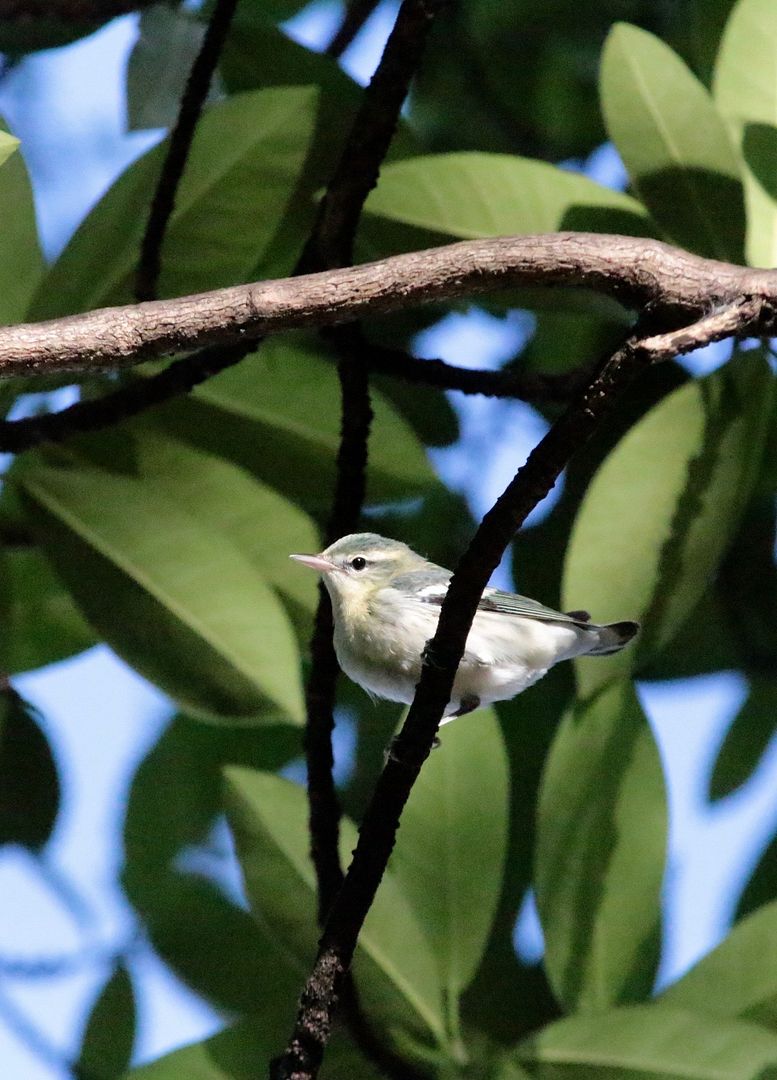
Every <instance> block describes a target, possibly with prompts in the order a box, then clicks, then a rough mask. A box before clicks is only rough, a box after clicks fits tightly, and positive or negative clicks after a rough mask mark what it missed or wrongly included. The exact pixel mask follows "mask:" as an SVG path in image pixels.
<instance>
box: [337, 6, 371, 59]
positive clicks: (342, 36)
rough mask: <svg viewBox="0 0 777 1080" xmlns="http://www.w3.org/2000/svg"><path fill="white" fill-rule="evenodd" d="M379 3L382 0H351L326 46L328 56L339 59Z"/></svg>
mask: <svg viewBox="0 0 777 1080" xmlns="http://www.w3.org/2000/svg"><path fill="white" fill-rule="evenodd" d="M379 3H380V0H350V3H349V4H348V6H347V7H346V9H345V15H344V16H343V21H342V22H341V23H340V25H339V26H338V28H337V30H336V31H335V33H334V35H333V36H332V40H331V41H330V42H329V44H328V45H327V47H326V54H327V56H333V57H335V59H338V60H339V58H340V57H341V56H342V55H343V53H344V52H345V50H346V49H347V48H348V46H349V45H350V44H351V42H352V41H353V39H354V38H355V37H356V35H357V34H358V33H359V31H360V30H361V28H362V27H363V26H364V24H365V23H366V22H367V20H368V19H369V17H370V15H372V13H373V11H374V10H375V8H376V7H377V6H378V4H379Z"/></svg>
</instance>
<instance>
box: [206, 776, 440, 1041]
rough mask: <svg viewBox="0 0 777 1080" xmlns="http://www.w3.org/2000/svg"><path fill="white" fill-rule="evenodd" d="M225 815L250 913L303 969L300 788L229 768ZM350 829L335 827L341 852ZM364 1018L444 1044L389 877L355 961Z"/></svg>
mask: <svg viewBox="0 0 777 1080" xmlns="http://www.w3.org/2000/svg"><path fill="white" fill-rule="evenodd" d="M226 777H227V810H228V815H229V820H230V824H231V825H232V829H233V832H234V835H235V842H236V845H237V851H238V857H239V859H240V862H241V865H242V868H243V874H244V877H245V882H246V889H247V892H248V896H249V899H250V901H251V906H252V909H253V910H254V912H255V914H256V916H257V918H258V919H259V920H260V921H261V922H262V923H263V924H264V925H267V926H269V928H270V929H271V931H272V933H273V934H274V936H275V938H276V939H277V940H278V941H279V942H282V943H283V945H284V946H285V948H286V949H287V950H288V951H289V952H290V953H291V954H292V955H293V956H294V957H297V958H299V960H300V962H301V963H302V964H303V965H304V966H305V967H307V966H308V965H309V964H310V963H311V962H312V958H313V957H314V956H315V951H316V943H317V940H318V928H317V926H316V899H315V897H316V883H315V874H314V871H313V865H312V863H311V860H310V854H309V848H310V839H309V835H308V810H307V801H306V799H305V793H304V791H303V790H302V788H300V787H298V786H296V785H295V784H291V783H289V781H287V780H281V779H280V778H279V777H277V776H271V775H269V774H267V773H261V772H250V771H248V770H245V769H236V768H230V769H227V770H226ZM355 846H356V830H355V828H354V826H353V825H352V824H351V823H350V822H349V821H348V820H347V819H345V820H344V821H343V822H342V824H341V853H342V856H343V857H344V858H345V860H346V861H347V856H348V853H349V852H351V851H352V850H353V848H354V847H355ZM354 971H355V975H356V982H357V985H358V987H359V996H360V999H361V1001H362V1003H363V1005H364V1007H365V1009H366V1010H367V1012H368V1014H369V1015H370V1016H372V1017H373V1018H374V1019H376V1020H378V1021H380V1022H381V1024H383V1025H385V1026H386V1027H388V1028H391V1029H392V1030H393V1029H395V1028H396V1027H400V1028H402V1029H404V1030H408V1029H410V1030H411V1031H412V1032H414V1034H415V1035H418V1034H420V1035H422V1036H426V1038H428V1037H429V1036H430V1034H431V1036H432V1037H433V1038H434V1039H435V1041H437V1042H439V1043H444V1041H445V1031H444V1023H443V1018H442V993H441V986H440V982H439V975H438V970H437V964H436V963H435V959H434V956H433V954H432V951H431V948H430V946H429V944H428V943H427V941H426V938H425V936H424V933H423V931H422V929H421V927H420V925H419V923H418V922H417V920H416V917H415V914H414V912H413V910H412V908H411V907H410V904H409V902H408V899H407V897H406V896H405V895H404V894H403V892H402V890H401V887H400V884H399V882H398V881H397V879H396V877H395V876H394V874H393V872H392V871H390V870H389V871H388V872H387V873H386V874H385V875H384V877H383V880H382V882H381V885H380V889H379V890H378V893H377V896H376V898H375V901H374V903H373V905H372V907H371V909H370V912H369V915H368V916H367V919H366V921H365V923H364V928H363V930H362V932H361V934H360V937H359V945H358V948H357V954H356V957H355V960H354Z"/></svg>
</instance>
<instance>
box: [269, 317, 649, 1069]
mask: <svg viewBox="0 0 777 1080" xmlns="http://www.w3.org/2000/svg"><path fill="white" fill-rule="evenodd" d="M651 360H652V353H650V352H649V350H646V349H644V348H643V347H642V344H641V342H640V341H638V340H637V339H636V338H632V339H631V340H630V341H628V342H627V343H626V344H625V345H624V346H623V347H622V348H621V349H619V350H618V351H617V352H616V353H615V354H614V355H613V356H612V357H611V358H610V359H609V360H608V361H607V362H606V363H605V364H604V365H603V366H602V368H601V370H600V371H599V373H598V374H597V375H596V376H595V377H594V379H593V380H592V381H591V383H590V384H589V385H588V387H587V388H586V390H585V391H584V392H583V394H582V395H581V396H580V398H579V399H578V400H577V401H576V402H575V403H574V404H573V405H572V406H570V408H569V409H568V410H567V411H566V412H565V413H564V414H563V416H562V417H561V418H560V419H559V420H558V421H557V422H556V423H555V424H554V425H553V427H552V428H551V429H550V431H549V432H548V434H547V435H546V436H545V437H544V438H543V439H542V440H541V442H540V443H539V444H538V445H537V446H536V447H535V449H534V450H533V451H532V453H531V454H530V456H529V458H528V460H527V462H526V464H525V465H524V466H523V467H522V468H521V469H519V470H518V472H517V473H516V475H515V477H514V478H513V480H512V481H511V483H510V484H509V486H508V487H507V489H506V490H505V492H504V493H503V494H502V496H501V497H500V498H499V499H498V500H497V502H496V504H495V505H494V506H493V507H492V509H491V510H490V511H489V512H488V514H486V516H485V518H484V519H483V521H482V522H481V524H480V526H479V528H478V530H477V532H476V533H475V536H474V537H473V540H472V542H471V544H470V546H469V548H468V549H467V551H466V552H465V554H464V556H463V557H462V559H461V561H460V562H459V565H458V567H457V569H456V572H455V573H454V575H453V578H452V579H451V584H450V587H449V589H448V593H447V595H446V597H445V600H444V602H443V605H442V608H441V611H440V618H439V622H438V625H437V629H436V631H435V634H434V637H433V638H432V640H431V641H430V642H429V643H428V644H427V647H426V650H425V653H424V663H423V668H422V672H421V678H420V681H419V683H418V686H417V688H416V694H415V699H414V701H413V704H412V705H411V707H410V712H409V714H408V716H407V719H406V721H405V724H404V725H403V728H402V731H401V732H400V734H399V736H398V737H397V739H396V740H395V741H394V743H393V744H392V752H391V756H390V757H389V760H388V761H387V763H386V766H385V768H384V770H383V772H382V774H381V776H380V778H379V780H378V784H377V786H376V789H375V793H374V795H373V798H372V800H371V802H370V805H369V807H368V809H367V812H366V814H365V817H364V821H363V823H362V827H361V831H360V834H359V842H358V845H357V848H356V851H355V852H354V857H353V862H352V863H351V866H350V867H349V869H348V873H347V874H346V877H345V881H344V883H343V887H342V888H341V890H340V892H339V893H338V896H337V898H336V900H335V902H334V904H333V906H332V909H331V911H330V914H329V919H328V920H327V924H326V927H325V929H324V933H323V935H322V938H321V943H320V947H319V952H318V956H317V959H316V962H315V965H314V967H313V970H312V972H311V975H310V978H309V979H308V982H307V984H306V986H305V988H304V990H303V992H302V996H301V998H300V1006H299V1012H298V1015H297V1023H296V1026H295V1029H294V1032H293V1034H292V1037H291V1040H290V1042H289V1044H288V1046H287V1049H286V1051H285V1053H284V1055H283V1056H282V1057H281V1058H279V1059H277V1061H276V1062H275V1063H274V1071H273V1073H272V1075H273V1078H274V1080H314V1078H315V1077H316V1076H317V1075H318V1070H319V1067H320V1065H321V1061H322V1058H323V1054H324V1050H325V1047H326V1044H327V1041H328V1038H329V1034H330V1031H331V1023H332V1015H333V1011H334V1008H335V1006H336V1002H337V998H338V995H339V993H340V992H341V988H342V986H343V985H344V983H345V980H346V977H347V972H348V970H349V968H350V964H351V960H352V958H353V953H354V949H355V947H356V942H357V940H358V936H359V932H360V930H361V927H362V925H363V923H364V919H365V918H366V916H367V912H368V911H369V908H370V906H371V904H372V901H373V899H374V897H375V893H376V891H377V888H378V886H379V884H380V881H381V878H382V876H383V874H384V872H385V869H386V865H387V863H388V859H389V856H390V854H391V851H392V849H393V846H394V842H395V838H396V832H397V829H398V827H399V819H400V815H401V813H402V810H403V809H404V806H405V803H406V801H407V799H408V796H409V794H410V791H411V789H412V786H413V784H414V782H415V780H416V777H417V776H418V773H419V771H420V769H421V766H422V765H423V762H424V761H425V759H426V757H427V756H428V754H429V752H430V750H431V747H432V742H433V740H434V737H435V735H436V732H437V728H438V726H439V723H440V718H441V717H442V714H443V711H444V709H445V707H446V705H447V703H448V701H449V699H450V695H451V690H452V687H453V680H454V678H455V674H456V670H457V668H458V665H459V662H460V660H461V657H462V655H463V653H464V646H465V643H466V639H467V635H468V633H469V629H470V627H471V625H472V620H473V618H474V616H475V611H476V610H477V605H478V602H479V600H480V597H481V595H482V592H483V589H484V588H485V586H486V584H487V582H488V579H489V577H490V576H491V574H492V573H493V571H494V569H495V568H496V566H497V565H498V564H499V560H500V559H501V557H502V555H503V553H504V551H505V549H506V547H507V545H508V544H509V542H510V540H511V539H512V537H513V536H514V534H515V532H516V530H517V529H519V528H520V526H521V525H522V523H523V522H524V520H525V519H526V517H527V516H528V514H529V513H530V512H531V511H532V509H533V508H534V507H535V506H536V505H537V503H538V502H540V500H541V499H542V498H543V497H544V496H545V495H546V494H547V493H548V491H550V489H551V488H552V487H553V485H554V484H555V482H556V480H557V478H558V476H559V474H560V473H561V471H562V469H563V468H564V467H565V465H566V464H567V462H568V461H569V459H570V457H571V456H572V454H573V453H574V451H575V450H576V449H577V448H578V447H580V446H581V445H582V444H583V443H584V442H585V441H586V440H587V439H588V438H589V437H590V435H591V434H592V433H593V432H594V430H595V429H596V427H597V426H598V424H599V422H600V420H601V418H602V417H603V416H604V415H605V414H606V413H607V412H608V411H609V409H610V408H611V407H612V405H613V404H614V402H615V401H616V400H617V398H618V397H619V396H620V394H621V393H622V392H623V390H625V388H626V387H627V386H628V385H629V384H630V383H631V382H632V380H633V379H634V378H635V376H636V375H637V374H638V373H639V372H640V371H641V370H642V369H643V368H644V367H646V366H647V365H648V364H649V363H650V362H651Z"/></svg>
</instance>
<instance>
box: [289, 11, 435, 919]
mask: <svg viewBox="0 0 777 1080" xmlns="http://www.w3.org/2000/svg"><path fill="white" fill-rule="evenodd" d="M441 6H442V3H441V2H439V0H438V2H437V3H433V2H430V0H426V2H425V0H404V3H403V4H402V6H401V8H400V10H399V13H398V15H397V19H396V22H395V24H394V28H393V30H392V32H391V34H390V35H389V38H388V41H387V42H386V47H385V49H384V52H383V56H382V57H381V60H380V63H379V64H378V67H377V69H376V71H375V74H374V75H373V78H372V80H371V81H370V84H369V86H368V87H367V89H366V91H365V94H364V99H363V101H362V104H361V107H360V109H359V111H358V113H357V115H356V117H355V119H354V122H353V126H352V128H351V131H350V133H349V135H348V138H347V139H346V142H345V146H344V147H343V151H342V154H341V157H340V161H339V162H338V165H337V166H336V168H335V171H334V174H333V176H332V179H331V181H330V183H329V186H328V188H327V190H326V193H325V195H324V197H323V198H322V200H321V204H320V206H319V211H318V214H317V217H316V222H315V225H314V228H313V231H312V232H311V235H310V239H309V240H308V243H307V244H306V246H305V249H304V251H303V253H302V255H301V256H300V260H299V263H298V265H297V268H296V269H297V273H302V272H314V271H318V270H323V269H327V268H332V267H335V266H341V265H345V264H347V263H349V262H350V261H351V257H352V252H353V242H354V236H355V233H356V228H357V225H358V222H359V216H360V214H361V210H362V206H363V205H364V201H365V199H366V198H367V195H368V194H369V192H370V190H371V189H372V187H373V186H374V184H375V182H376V180H377V176H378V172H379V170H380V166H381V163H382V161H383V159H384V158H385V156H386V153H387V151H388V148H389V146H390V144H391V139H392V137H393V134H394V131H395V129H396V125H397V122H398V119H399V113H400V110H401V108H402V103H403V102H404V100H405V97H406V95H407V90H408V87H409V84H410V80H411V79H412V76H413V74H414V72H415V70H416V68H417V66H418V63H419V62H420V58H421V55H422V52H423V48H424V45H425V43H426V36H427V34H428V31H429V29H430V27H431V23H432V19H433V17H434V15H435V14H436V11H437V9H439V8H440V7H441ZM327 337H328V339H329V340H330V341H331V342H332V343H333V345H334V346H335V348H336V349H337V351H338V352H339V353H340V360H339V363H338V375H339V378H340V386H341V397H342V430H341V440H340V449H339V453H338V459H337V482H336V490H335V494H334V500H333V506H332V513H331V515H330V519H329V524H328V528H327V537H326V539H327V543H331V542H332V541H333V540H335V539H336V538H337V537H338V536H342V535H344V534H345V533H349V532H353V531H354V529H355V528H356V527H357V524H358V520H359V516H360V514H361V508H362V504H363V502H364V494H365V485H366V469H367V443H368V437H369V427H370V421H371V419H372V410H371V407H370V400H369V385H368V377H367V365H366V361H365V356H364V351H363V345H364V342H363V337H362V335H361V332H360V331H359V330H358V328H357V327H356V326H344V327H338V328H333V329H332V330H330V331H329V333H328V334H327ZM311 656H312V664H311V672H310V676H309V679H308V685H307V688H306V698H307V715H308V721H307V726H306V734H305V753H306V759H307V767H308V797H309V802H310V832H311V853H312V857H313V862H314V865H315V868H316V876H317V879H318V888H319V895H318V906H319V916H320V918H321V919H322V921H323V919H324V918H325V916H326V914H327V912H328V911H329V907H330V905H331V903H332V900H333V899H334V896H335V895H336V893H337V890H338V889H339V887H340V884H341V883H342V869H341V866H340V858H339V852H338V837H339V820H340V814H341V810H340V805H339V800H338V798H337V792H336V790H335V786H334V780H333V777H332V765H333V752H332V731H333V729H334V702H335V688H336V682H337V675H338V666H337V660H336V657H335V654H334V648H333V645H332V613H331V607H330V604H329V597H328V596H327V594H326V592H325V590H323V589H322V590H321V591H320V598H319V605H318V610H317V612H316V621H315V629H314V634H313V640H312V642H311Z"/></svg>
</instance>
